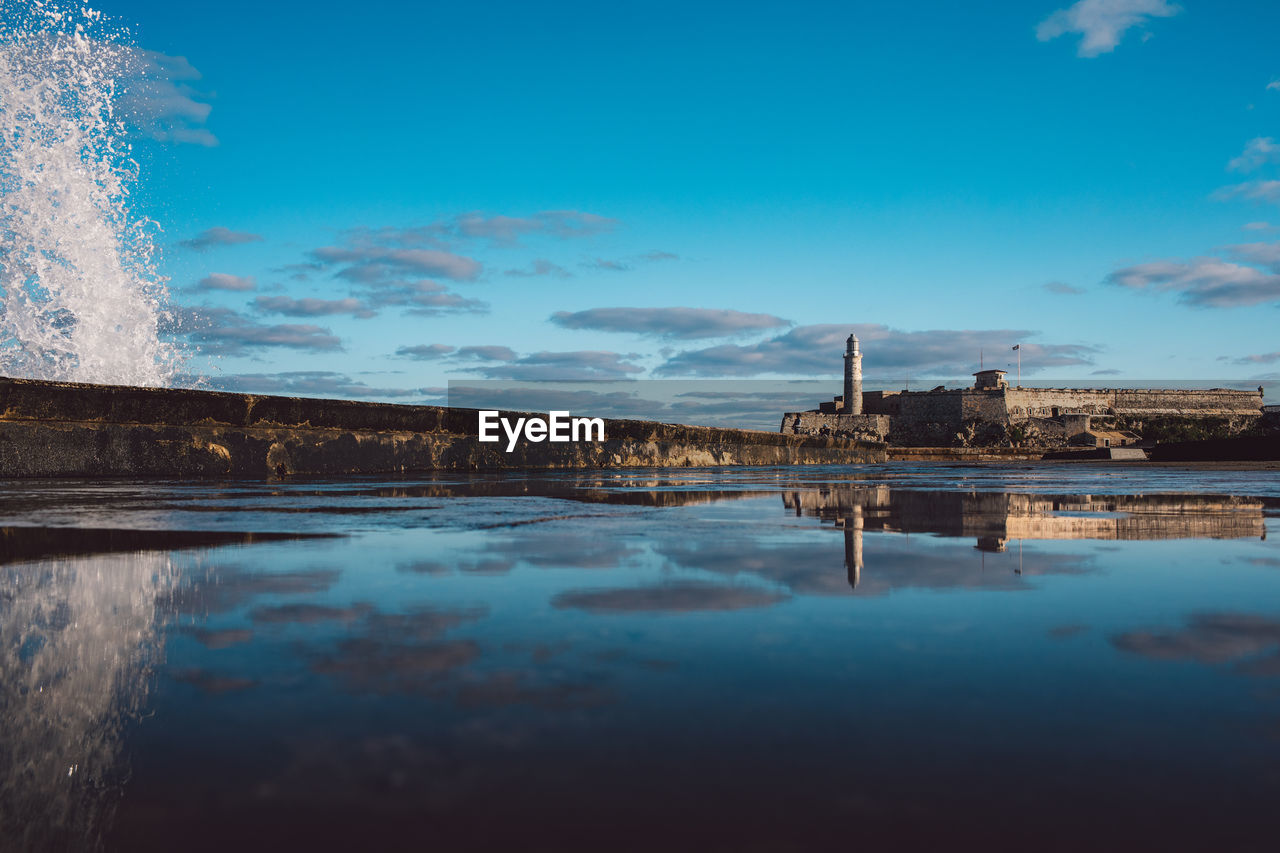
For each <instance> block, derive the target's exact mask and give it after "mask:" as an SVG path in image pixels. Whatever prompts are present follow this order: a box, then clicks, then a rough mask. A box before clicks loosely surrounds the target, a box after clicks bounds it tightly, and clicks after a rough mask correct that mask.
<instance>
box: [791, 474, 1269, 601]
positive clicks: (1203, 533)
mask: <svg viewBox="0 0 1280 853" xmlns="http://www.w3.org/2000/svg"><path fill="white" fill-rule="evenodd" d="M782 503H783V506H785V507H786V508H787V509H788V510H791V511H792V512H794V513H795V514H796V515H797V516H801V515H804V516H812V517H815V518H820V519H822V520H823V521H824V522H832V523H833V524H834V525H835V527H836V528H838V529H840V530H843V531H844V548H845V560H844V562H845V568H846V571H847V577H848V583H849V586H850V587H853V588H856V587H857V586H858V585H859V583H860V582H861V579H862V570H863V568H864V567H865V557H864V553H863V535H864V533H866V532H868V531H876V532H887V533H901V534H912V533H917V534H918V533H929V534H936V535H938V536H946V537H961V538H972V539H974V540H975V544H974V547H975V548H977V549H978V550H980V551H983V552H988V553H1002V552H1004V551H1005V550H1006V549H1007V547H1008V544H1009V543H1010V542H1011V541H1013V540H1017V542H1018V543H1019V547H1021V544H1022V543H1023V542H1024V541H1026V540H1054V539H1056V540H1072V539H1097V540H1115V541H1141V540H1154V539H1205V538H1207V539H1240V538H1255V539H1265V538H1266V535H1267V529H1266V519H1265V517H1264V508H1265V502H1264V501H1263V500H1262V499H1260V498H1243V497H1230V496H1219V495H1105V496H1093V495H1041V494H1009V493H999V492H968V493H966V492H940V491H916V490H902V489H890V488H888V487H885V486H867V487H854V486H850V487H843V488H827V489H811V490H807V491H791V492H786V493H784V494H783V496H782ZM1016 571H1017V573H1018V574H1022V573H1023V569H1022V567H1021V566H1019V568H1018V569H1017V570H1016Z"/></svg>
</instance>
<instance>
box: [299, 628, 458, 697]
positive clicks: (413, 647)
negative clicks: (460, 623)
mask: <svg viewBox="0 0 1280 853" xmlns="http://www.w3.org/2000/svg"><path fill="white" fill-rule="evenodd" d="M479 655H480V647H479V646H478V645H476V644H475V643H474V642H472V641H471V640H453V641H442V642H432V643H397V642H390V641H386V640H373V639H367V638H356V639H351V640H344V641H343V642H342V643H339V644H338V648H337V650H336V651H335V652H334V653H333V654H331V655H325V656H321V657H319V658H318V659H317V660H316V661H315V663H313V664H312V669H313V670H314V671H315V672H318V673H320V674H322V675H332V676H335V677H337V678H338V679H339V680H341V681H342V683H343V685H344V686H345V687H346V688H347V689H348V690H351V691H352V692H355V693H420V692H423V691H427V690H429V689H430V688H432V687H433V686H434V682H435V680H436V678H437V677H438V676H440V675H441V674H442V673H445V672H448V671H449V670H452V669H457V668H459V667H463V666H466V665H467V664H469V663H471V662H472V661H474V660H475V659H476V658H477V657H479Z"/></svg>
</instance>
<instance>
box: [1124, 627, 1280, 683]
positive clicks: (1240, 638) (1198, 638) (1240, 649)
mask: <svg viewBox="0 0 1280 853" xmlns="http://www.w3.org/2000/svg"><path fill="white" fill-rule="evenodd" d="M1187 622H1188V624H1187V627H1185V628H1182V629H1181V630H1177V631H1163V632H1153V631H1130V632H1128V633H1125V634H1118V635H1116V636H1114V637H1112V638H1111V643H1112V645H1114V646H1115V647H1116V648H1118V649H1120V650H1121V651H1126V652H1132V653H1133V654H1138V655H1142V656H1143V657H1149V658H1158V659H1161V660H1189V661H1196V662H1197V663H1225V662H1227V661H1235V660H1241V659H1242V658H1252V657H1255V656H1257V655H1259V654H1261V653H1262V652H1266V651H1272V652H1278V651H1280V621H1277V620H1274V619H1268V618H1266V617H1264V616H1257V615H1254V614H1250V613H1231V612H1228V613H1196V614H1193V615H1192V616H1191V617H1190V618H1189V619H1188V620H1187ZM1237 668H1238V669H1239V670H1240V671H1241V672H1246V673H1248V674H1253V675H1272V674H1280V671H1277V670H1278V669H1280V659H1272V658H1267V659H1263V660H1253V661H1246V662H1244V663H1243V664H1241V665H1240V666H1238V667H1237Z"/></svg>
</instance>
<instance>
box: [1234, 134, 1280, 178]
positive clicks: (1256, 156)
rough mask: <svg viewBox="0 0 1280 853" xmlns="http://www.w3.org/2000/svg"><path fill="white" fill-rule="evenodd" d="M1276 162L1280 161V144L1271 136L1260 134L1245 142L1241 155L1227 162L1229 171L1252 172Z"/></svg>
mask: <svg viewBox="0 0 1280 853" xmlns="http://www.w3.org/2000/svg"><path fill="white" fill-rule="evenodd" d="M1275 162H1280V145H1277V144H1276V141H1275V139H1273V138H1272V137H1270V136H1258V137H1255V138H1254V139H1250V140H1249V141H1248V142H1247V143H1246V144H1245V146H1244V151H1242V152H1241V153H1240V156H1238V157H1234V158H1232V160H1231V161H1230V162H1229V163H1227V171H1230V172H1252V171H1253V170H1254V169H1259V168H1261V167H1263V166H1265V165H1267V164H1268V163H1275Z"/></svg>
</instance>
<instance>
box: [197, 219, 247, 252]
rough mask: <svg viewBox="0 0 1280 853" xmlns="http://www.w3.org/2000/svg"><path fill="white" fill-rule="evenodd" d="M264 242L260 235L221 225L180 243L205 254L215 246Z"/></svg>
mask: <svg viewBox="0 0 1280 853" xmlns="http://www.w3.org/2000/svg"><path fill="white" fill-rule="evenodd" d="M261 240H262V236H261V235H260V234H250V233H249V232H247V231H232V230H231V229H230V228H225V227H223V226H221V225H218V226H215V227H213V228H209V229H207V230H205V231H201V232H200V233H199V234H197V235H196V236H194V237H192V238H191V239H190V240H182V241H180V242H179V243H178V245H179V246H182V247H183V248H184V249H194V250H195V251H197V252H203V251H205V250H206V249H212V248H213V247H214V246H237V245H240V244H241V243H257V242H260V241H261Z"/></svg>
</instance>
